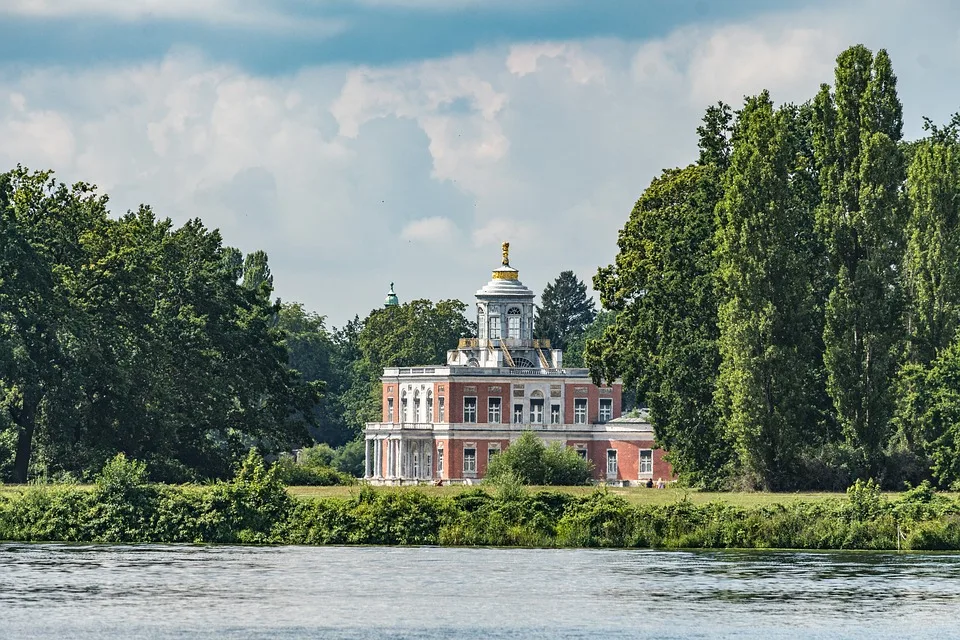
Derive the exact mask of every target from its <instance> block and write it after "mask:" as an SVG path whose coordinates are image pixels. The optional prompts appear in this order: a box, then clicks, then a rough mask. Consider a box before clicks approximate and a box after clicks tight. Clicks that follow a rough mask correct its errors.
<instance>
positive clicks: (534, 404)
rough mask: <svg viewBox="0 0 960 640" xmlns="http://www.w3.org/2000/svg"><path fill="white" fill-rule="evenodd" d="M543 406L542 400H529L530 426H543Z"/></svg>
mask: <svg viewBox="0 0 960 640" xmlns="http://www.w3.org/2000/svg"><path fill="white" fill-rule="evenodd" d="M543 405H544V402H543V398H533V399H531V400H530V424H543ZM538 410H539V411H538Z"/></svg>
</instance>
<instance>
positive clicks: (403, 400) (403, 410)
mask: <svg viewBox="0 0 960 640" xmlns="http://www.w3.org/2000/svg"><path fill="white" fill-rule="evenodd" d="M404 422H407V392H406V391H401V392H400V424H403V423H404Z"/></svg>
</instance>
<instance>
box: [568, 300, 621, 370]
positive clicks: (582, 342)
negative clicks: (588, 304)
mask: <svg viewBox="0 0 960 640" xmlns="http://www.w3.org/2000/svg"><path fill="white" fill-rule="evenodd" d="M616 319H617V314H615V313H613V312H612V311H601V312H600V313H598V314H597V317H596V318H594V319H593V322H591V323H590V324H588V325H587V327H586V329H584V330H583V333H582V334H580V335H579V336H577V337H575V338H573V339H572V340H570V342H568V343H567V346H566V350H565V351H564V352H563V364H564V366H565V367H583V366H586V364H585V363H584V359H583V358H584V353H585V351H586V348H587V342H588V341H590V340H600V339H602V338H603V332H604V331H606V329H607V327H609V326H610V325H612V324H613V323H614V321H615V320H616Z"/></svg>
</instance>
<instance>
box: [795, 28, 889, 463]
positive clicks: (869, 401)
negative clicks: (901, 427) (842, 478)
mask: <svg viewBox="0 0 960 640" xmlns="http://www.w3.org/2000/svg"><path fill="white" fill-rule="evenodd" d="M896 87H897V79H896V76H894V74H893V69H892V67H891V63H890V58H889V56H888V55H887V52H886V51H884V50H882V49H881V50H880V51H879V52H878V53H877V55H876V56H875V57H874V56H873V55H872V54H871V52H870V51H869V50H868V49H867V48H866V47H863V46H862V45H857V46H854V47H851V48H849V49H847V50H846V51H844V52H843V53H841V54H840V56H839V57H838V58H837V67H836V77H835V86H834V90H833V92H831V91H830V87H829V86H827V85H823V86H822V87H821V90H820V93H819V94H818V95H817V97H816V99H815V101H814V120H813V123H814V150H815V153H816V158H817V169H818V171H819V175H820V184H821V188H822V193H821V196H822V203H821V206H820V207H818V210H817V229H818V232H819V234H820V236H821V238H822V239H823V242H824V244H825V245H826V249H827V254H828V256H829V269H830V277H831V279H832V290H831V291H830V294H829V298H828V301H827V306H826V311H825V328H824V334H823V336H824V344H825V353H824V364H825V366H826V370H827V389H828V391H829V393H830V396H831V398H832V399H833V404H834V408H835V411H836V415H837V420H838V422H839V424H840V426H841V427H842V429H843V432H844V435H845V438H846V441H847V442H848V444H850V445H852V446H854V447H857V448H860V449H861V451H863V453H864V454H865V456H866V458H867V461H868V462H869V463H871V464H875V463H876V461H877V459H878V454H879V452H880V450H881V448H882V447H883V446H884V444H885V441H886V438H887V436H888V435H889V432H890V430H889V425H890V417H891V407H892V403H891V384H892V381H893V378H894V375H895V372H896V369H897V352H898V349H899V348H900V346H901V344H902V338H903V324H902V322H901V311H902V304H901V298H902V296H901V289H900V286H899V284H900V283H899V277H898V263H899V262H900V260H901V255H902V248H903V222H904V220H903V207H902V198H901V191H902V183H903V178H904V162H903V157H902V154H901V151H900V149H899V148H898V145H897V143H898V142H899V141H900V138H901V137H902V128H903V119H902V107H901V105H900V100H899V98H898V97H897V89H896Z"/></svg>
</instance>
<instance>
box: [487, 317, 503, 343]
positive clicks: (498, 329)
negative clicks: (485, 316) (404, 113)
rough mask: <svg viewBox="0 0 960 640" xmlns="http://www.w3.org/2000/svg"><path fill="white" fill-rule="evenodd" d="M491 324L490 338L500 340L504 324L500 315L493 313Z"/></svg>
mask: <svg viewBox="0 0 960 640" xmlns="http://www.w3.org/2000/svg"><path fill="white" fill-rule="evenodd" d="M489 326H490V339H491V340H500V338H501V336H502V335H503V325H502V324H501V322H500V316H499V315H491V316H490V320H489Z"/></svg>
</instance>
